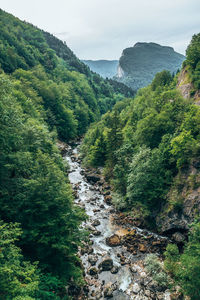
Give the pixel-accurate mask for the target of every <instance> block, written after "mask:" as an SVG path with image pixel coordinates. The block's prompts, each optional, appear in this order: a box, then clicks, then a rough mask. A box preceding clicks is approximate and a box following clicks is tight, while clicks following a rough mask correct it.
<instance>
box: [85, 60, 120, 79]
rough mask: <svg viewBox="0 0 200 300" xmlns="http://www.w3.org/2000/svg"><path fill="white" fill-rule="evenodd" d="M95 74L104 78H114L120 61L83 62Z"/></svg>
mask: <svg viewBox="0 0 200 300" xmlns="http://www.w3.org/2000/svg"><path fill="white" fill-rule="evenodd" d="M82 62H84V63H85V64H86V65H87V66H88V67H89V68H90V69H91V70H92V71H93V72H96V73H98V74H99V75H101V76H102V77H103V78H112V77H113V76H115V75H116V74H117V68H118V64H119V61H118V60H103V59H101V60H82Z"/></svg>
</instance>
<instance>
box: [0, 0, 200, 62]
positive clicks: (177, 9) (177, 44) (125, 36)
mask: <svg viewBox="0 0 200 300" xmlns="http://www.w3.org/2000/svg"><path fill="white" fill-rule="evenodd" d="M0 7H1V8H2V9H4V10H5V11H7V12H10V13H12V14H14V15H15V16H17V17H19V18H20V19H22V20H26V21H28V22H30V23H32V24H34V25H36V26H38V27H39V28H42V29H44V30H46V31H49V32H51V33H53V34H54V35H56V36H57V37H59V38H60V39H62V40H65V41H66V43H67V45H68V46H69V47H70V48H71V49H72V50H73V51H74V53H75V54H76V55H77V56H78V57H79V58H81V59H119V57H120V55H121V53H122V50H123V49H124V48H127V47H130V46H133V45H134V44H135V43H136V42H156V43H159V44H161V45H167V46H172V47H174V49H175V51H177V52H180V53H182V54H185V49H186V47H187V45H188V43H189V42H190V40H191V37H192V35H193V34H194V33H198V32H200V0H54V1H53V0H0Z"/></svg>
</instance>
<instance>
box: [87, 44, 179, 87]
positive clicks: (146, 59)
mask: <svg viewBox="0 0 200 300" xmlns="http://www.w3.org/2000/svg"><path fill="white" fill-rule="evenodd" d="M184 60H185V56H184V55H182V54H180V53H178V52H175V51H174V49H173V48H172V47H169V46H161V45H159V44H156V43H153V42H150V43H145V42H138V43H136V44H135V45H134V46H133V47H129V48H126V49H124V50H123V52H122V55H121V57H120V59H119V61H118V60H82V62H84V63H85V64H86V65H87V66H88V67H89V68H90V69H91V70H92V71H93V72H96V73H98V74H100V75H101V76H102V77H104V78H106V77H108V78H114V79H115V80H117V81H119V82H121V83H124V84H126V85H127V86H129V87H130V88H132V89H133V90H137V89H139V88H141V87H144V86H146V85H148V84H150V83H151V81H152V79H153V78H154V76H155V74H156V73H158V72H161V71H163V70H169V71H170V72H171V73H176V72H177V70H178V69H180V68H181V65H182V62H183V61H184Z"/></svg>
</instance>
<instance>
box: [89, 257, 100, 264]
mask: <svg viewBox="0 0 200 300" xmlns="http://www.w3.org/2000/svg"><path fill="white" fill-rule="evenodd" d="M88 261H89V262H90V264H91V265H92V266H94V265H95V264H96V262H97V261H98V257H97V256H96V255H89V256H88Z"/></svg>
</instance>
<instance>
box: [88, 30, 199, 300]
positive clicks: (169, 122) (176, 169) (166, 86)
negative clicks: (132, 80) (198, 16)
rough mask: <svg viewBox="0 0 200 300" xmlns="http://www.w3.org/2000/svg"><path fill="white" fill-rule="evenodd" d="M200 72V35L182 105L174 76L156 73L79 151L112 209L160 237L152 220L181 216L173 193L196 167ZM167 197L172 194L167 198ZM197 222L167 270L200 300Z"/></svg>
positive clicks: (171, 249)
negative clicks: (101, 181)
mask: <svg viewBox="0 0 200 300" xmlns="http://www.w3.org/2000/svg"><path fill="white" fill-rule="evenodd" d="M199 66H200V34H197V35H194V36H193V38H192V41H191V43H190V45H189V46H188V48H187V51H186V61H185V62H184V64H183V68H184V70H187V78H185V81H186V80H187V81H188V82H190V83H191V86H192V89H191V97H190V99H184V98H183V97H182V95H181V93H180V91H179V90H178V89H177V82H178V76H179V74H177V75H176V76H175V77H174V76H172V75H171V74H170V72H169V71H162V72H160V73H157V74H156V76H155V78H154V79H153V81H152V83H151V84H150V85H149V86H147V87H145V88H143V89H140V90H139V91H138V93H137V95H136V97H135V98H134V99H130V98H126V99H124V100H123V101H121V102H119V103H117V104H116V105H115V106H114V108H113V109H112V111H110V112H107V113H106V114H105V115H104V116H103V117H102V119H101V121H100V122H98V124H96V125H95V124H94V125H92V126H91V128H90V129H89V131H88V132H87V134H86V135H85V139H84V143H83V145H82V154H83V157H84V162H85V165H87V166H92V167H99V166H100V167H104V175H105V177H106V178H107V180H108V181H109V182H110V184H111V185H112V190H113V204H114V205H115V207H116V208H117V209H118V210H122V211H124V212H125V213H126V214H129V215H133V216H136V217H137V218H140V219H144V222H145V224H146V225H145V226H146V227H149V228H154V229H156V230H159V228H158V224H157V223H156V216H158V215H159V214H160V213H161V211H162V214H163V215H162V216H163V218H165V216H166V214H167V211H165V210H164V211H163V209H164V208H165V207H168V209H171V210H172V209H175V210H176V211H178V212H181V210H182V206H183V199H182V198H180V197H178V192H177V190H178V189H180V188H181V185H183V182H180V178H181V174H182V172H183V171H184V172H185V171H186V170H188V169H189V168H190V166H191V165H192V164H194V165H195V164H196V165H197V164H198V162H199V160H200V135H199V132H200V108H199V105H197V104H198V103H195V102H194V99H193V98H192V96H193V95H194V94H195V93H196V92H197V91H198V89H199V88H200V85H199V78H200V73H199ZM88 149H89V151H88ZM197 177H198V176H197V175H196V176H195V175H193V176H191V178H190V180H191V181H190V185H193V187H194V186H195V188H198V187H199V186H200V182H199V181H198V180H197ZM178 178H179V180H178ZM170 189H172V190H173V192H175V191H176V192H177V194H174V193H173V195H171V194H172V193H171V194H170V193H169V191H170ZM166 204H168V205H166ZM191 206H192V203H191ZM195 218H196V221H195V223H194V224H193V225H192V227H191V232H190V238H189V241H188V243H186V245H185V248H184V251H183V254H181V255H180V254H179V252H178V248H177V247H176V246H175V245H169V246H168V248H167V252H166V263H165V265H166V269H167V270H168V271H169V272H170V273H171V276H172V278H173V280H174V284H179V285H180V286H181V287H182V290H183V293H184V294H185V295H188V296H191V299H194V300H197V299H199V297H200V290H199V278H200V273H199V272H200V266H199V260H200V252H199V249H200V231H199V228H200V223H199V222H198V220H199V211H196V215H195Z"/></svg>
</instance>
